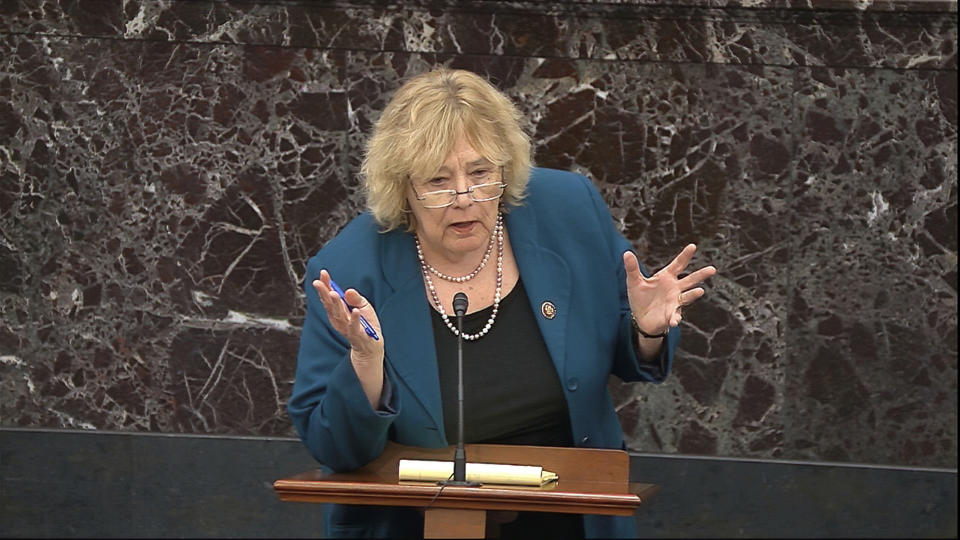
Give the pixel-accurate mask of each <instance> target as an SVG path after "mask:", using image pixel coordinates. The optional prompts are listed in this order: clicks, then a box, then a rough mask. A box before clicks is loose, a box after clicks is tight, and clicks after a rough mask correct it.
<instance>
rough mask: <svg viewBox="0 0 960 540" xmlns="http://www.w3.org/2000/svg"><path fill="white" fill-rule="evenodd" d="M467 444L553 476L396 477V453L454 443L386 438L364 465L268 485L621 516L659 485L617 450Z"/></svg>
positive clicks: (319, 493) (314, 496)
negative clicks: (460, 480) (535, 479)
mask: <svg viewBox="0 0 960 540" xmlns="http://www.w3.org/2000/svg"><path fill="white" fill-rule="evenodd" d="M466 451H467V460H468V462H483V463H503V464H508V465H535V466H541V467H544V468H546V469H549V470H551V471H553V472H556V473H557V475H558V477H559V480H558V481H557V482H554V483H550V484H547V485H545V486H540V487H530V486H505V485H485V486H480V487H462V486H446V487H443V488H441V487H440V486H438V485H436V484H432V483H427V482H400V481H399V480H398V464H399V462H400V460H401V459H418V460H452V459H453V452H454V448H453V447H449V448H440V449H428V448H417V447H411V446H402V445H398V444H394V443H387V447H386V448H385V449H384V452H383V454H381V456H380V457H379V458H377V459H376V460H374V461H373V462H371V463H369V464H368V465H366V466H365V467H361V468H360V469H357V470H355V471H351V472H347V473H325V472H323V471H322V470H319V469H315V470H311V471H306V472H303V473H301V474H297V475H295V476H292V477H289V478H284V479H281V480H277V481H276V482H274V490H275V491H276V492H277V495H278V496H279V497H280V499H281V500H284V501H300V502H333V503H342V504H366V505H388V506H415V507H422V508H428V507H429V508H461V509H479V510H513V511H537V512H562V513H575V514H605V515H621V516H629V515H633V513H634V511H636V508H637V507H638V506H639V505H640V504H642V503H643V502H644V501H645V500H647V499H649V498H650V497H652V496H653V495H654V494H655V493H656V492H657V491H658V490H659V487H658V486H656V485H654V484H630V483H629V481H628V480H629V472H630V471H629V469H630V459H629V456H628V455H627V453H626V452H623V451H621V450H603V449H584V448H555V447H541V446H508V445H491V444H468V445H466Z"/></svg>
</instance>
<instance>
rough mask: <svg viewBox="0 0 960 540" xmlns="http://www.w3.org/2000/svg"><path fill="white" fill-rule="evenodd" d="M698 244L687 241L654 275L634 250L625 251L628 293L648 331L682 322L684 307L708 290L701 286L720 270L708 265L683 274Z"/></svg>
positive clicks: (639, 323)
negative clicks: (644, 269) (643, 268)
mask: <svg viewBox="0 0 960 540" xmlns="http://www.w3.org/2000/svg"><path fill="white" fill-rule="evenodd" d="M696 251H697V246H695V245H694V244H687V246H686V247H684V248H683V250H682V251H681V252H680V254H679V255H677V256H676V258H674V259H673V261H672V262H671V263H670V264H668V265H667V266H665V267H664V268H663V269H662V270H660V271H659V272H657V273H656V274H654V275H652V276H650V277H644V275H643V274H642V273H641V272H640V265H639V263H638V262H637V256H636V255H634V254H633V252H632V251H625V252H624V253H623V267H624V268H625V269H626V271H627V296H628V298H629V300H630V309H631V310H632V311H633V317H634V319H635V320H636V321H637V326H639V327H640V329H641V330H643V331H644V332H646V333H647V334H651V335H656V334H662V333H664V332H666V331H667V330H669V329H670V328H671V327H673V326H677V325H679V324H680V320H681V319H682V318H683V314H682V313H681V310H682V308H683V307H684V306H689V305H690V304H692V303H693V302H695V301H696V300H697V299H698V298H700V297H701V296H703V295H704V294H705V292H706V291H704V290H703V288H702V287H699V285H700V284H701V283H702V282H703V281H704V280H706V279H707V278H709V277H710V276H712V275H714V274H716V273H717V269H716V268H714V267H713V266H705V267H703V268H700V269H699V270H697V271H695V272H692V273H690V274H688V275H686V276H683V277H680V275H681V274H682V273H683V271H684V269H685V268H686V267H687V265H688V264H690V259H692V258H693V254H694V253H695V252H696Z"/></svg>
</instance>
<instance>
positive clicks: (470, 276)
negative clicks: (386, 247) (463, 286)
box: [415, 214, 503, 283]
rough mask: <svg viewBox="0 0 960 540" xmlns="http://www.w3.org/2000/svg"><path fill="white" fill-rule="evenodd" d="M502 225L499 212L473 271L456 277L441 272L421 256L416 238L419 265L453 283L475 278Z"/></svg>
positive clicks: (484, 263)
mask: <svg viewBox="0 0 960 540" xmlns="http://www.w3.org/2000/svg"><path fill="white" fill-rule="evenodd" d="M502 227H503V219H502V217H501V216H500V214H497V224H496V226H494V228H493V234H491V235H490V242H488V243H487V252H486V253H484V254H483V259H481V260H480V265H479V266H477V267H476V268H474V270H473V272H470V273H469V274H467V275H465V276H456V277H455V276H448V275H446V274H444V273H443V272H441V271H439V270H437V269H436V268H434V267H433V265H432V264H430V263H428V262H427V261H426V260H425V259H424V258H423V249H421V247H420V239H419V238H416V239H415V240H416V243H417V258H418V259H420V266H421V267H423V268H426V269H427V270H429V271H430V273H431V274H433V275H435V276H437V277H438V278H440V279H442V280H445V281H452V282H454V283H465V282H467V281H470V280H471V279H473V278H475V277H476V276H477V274H479V273H480V271H481V270H483V267H484V266H486V265H487V260H488V259H489V258H490V253H491V252H492V251H493V238H494V236H496V235H497V234H499V233H500V229H501V228H502Z"/></svg>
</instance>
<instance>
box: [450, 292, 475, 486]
mask: <svg viewBox="0 0 960 540" xmlns="http://www.w3.org/2000/svg"><path fill="white" fill-rule="evenodd" d="M453 311H454V313H456V315H457V449H456V451H455V452H454V454H453V480H447V481H446V482H441V484H442V485H446V486H479V485H480V483H479V482H467V451H466V450H465V449H464V446H463V439H464V437H463V315H464V313H466V312H467V295H466V294H464V293H462V292H458V293H457V294H455V295H454V296H453Z"/></svg>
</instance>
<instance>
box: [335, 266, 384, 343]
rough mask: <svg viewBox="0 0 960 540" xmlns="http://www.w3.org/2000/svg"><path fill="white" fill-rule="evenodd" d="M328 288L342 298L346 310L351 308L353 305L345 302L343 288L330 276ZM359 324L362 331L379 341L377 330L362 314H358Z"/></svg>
mask: <svg viewBox="0 0 960 540" xmlns="http://www.w3.org/2000/svg"><path fill="white" fill-rule="evenodd" d="M330 288H331V289H333V292H335V293H337V296H339V297H340V299H341V300H343V303H344V305H346V306H347V310H352V309H353V306H351V305H350V304H348V303H347V297H346V296H344V295H343V289H341V288H340V286H339V285H337V284H336V283H334V281H333V278H330ZM360 324H362V325H363V330H364V332H366V333H367V335H368V336H370V337H372V338H373V339H375V340H377V341H380V336H378V335H377V332H376V331H375V330H374V329H373V327H372V326H370V323H368V322H367V320H366V319H364V318H363V315H360Z"/></svg>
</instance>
